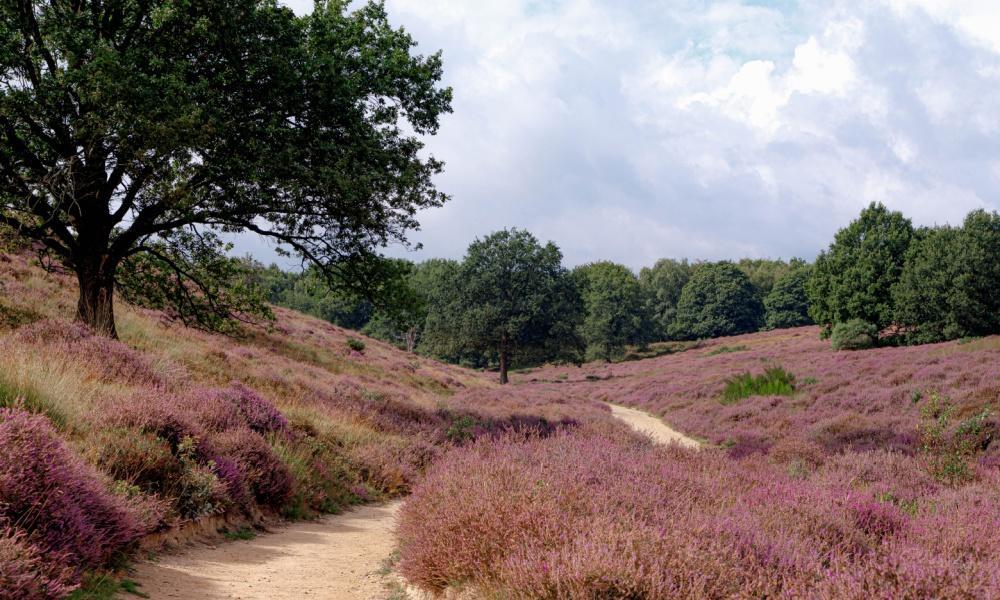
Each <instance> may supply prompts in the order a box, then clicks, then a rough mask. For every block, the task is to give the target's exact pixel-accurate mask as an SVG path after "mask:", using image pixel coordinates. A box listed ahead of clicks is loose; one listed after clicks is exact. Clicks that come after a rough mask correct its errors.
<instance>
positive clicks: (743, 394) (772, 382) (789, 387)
mask: <svg viewBox="0 0 1000 600" xmlns="http://www.w3.org/2000/svg"><path fill="white" fill-rule="evenodd" d="M794 393H795V376H794V375H792V374H791V373H789V372H788V371H786V370H784V369H783V368H781V367H770V368H768V369H767V370H766V371H764V373H763V374H761V375H757V376H754V375H751V374H750V373H749V372H748V373H741V374H740V375H736V376H734V377H731V378H730V379H728V380H727V381H726V389H725V390H724V391H723V392H722V399H721V402H722V403H723V404H735V403H736V402H738V401H740V400H742V399H744V398H749V397H750V396H791V395H792V394H794Z"/></svg>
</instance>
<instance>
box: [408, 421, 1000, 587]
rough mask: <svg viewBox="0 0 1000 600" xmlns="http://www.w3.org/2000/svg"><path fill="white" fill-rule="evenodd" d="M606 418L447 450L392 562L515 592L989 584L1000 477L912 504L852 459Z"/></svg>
mask: <svg viewBox="0 0 1000 600" xmlns="http://www.w3.org/2000/svg"><path fill="white" fill-rule="evenodd" d="M601 428H602V429H603V431H597V430H596V429H597V428H594V427H588V428H585V429H584V430H577V431H576V433H564V434H561V435H557V436H554V437H550V438H547V439H538V438H532V437H527V438H525V437H523V436H522V437H509V438H505V439H502V440H498V441H487V440H483V441H480V442H477V443H475V444H472V445H470V446H468V447H465V448H462V449H457V450H454V451H452V452H450V453H449V454H448V455H447V456H445V457H444V458H443V459H442V460H441V461H439V462H438V463H436V464H435V465H434V466H433V467H431V469H430V470H429V472H428V474H427V477H426V478H425V479H424V480H423V481H422V482H421V483H420V484H419V485H418V486H416V488H415V490H414V493H413V495H412V496H411V498H410V500H409V501H408V502H407V504H406V505H405V506H404V508H403V512H402V515H401V518H400V522H399V537H400V542H401V550H402V559H401V563H400V568H401V570H402V572H403V574H404V575H405V576H406V577H407V579H409V580H410V581H411V582H413V583H415V584H417V585H419V586H420V587H423V588H425V589H427V590H430V591H441V590H444V589H445V588H448V587H451V586H457V587H463V586H464V587H470V588H472V589H474V590H476V591H479V592H482V593H484V594H485V595H487V596H489V595H490V594H494V595H497V596H502V597H509V598H596V597H603V598H608V597H614V598H730V597H757V598H760V597H788V598H801V597H817V598H858V599H861V598H871V597H884V598H924V597H969V598H995V597H997V595H998V594H1000V577H998V573H1000V562H998V561H1000V473H985V474H983V476H982V479H981V480H979V481H978V482H976V483H975V484H972V485H969V486H966V487H965V488H963V489H961V490H954V489H951V488H947V487H940V486H935V485H934V484H933V483H929V484H928V485H929V486H931V490H933V491H931V492H929V494H930V495H929V496H927V497H926V502H925V503H920V504H918V505H910V504H906V503H903V502H901V501H899V500H897V498H896V497H893V496H891V495H889V492H885V491H882V489H883V488H877V489H878V490H879V491H878V492H877V493H873V491H874V490H873V489H869V488H868V487H866V486H865V485H854V484H853V483H850V482H848V483H841V481H843V480H844V479H845V478H846V476H847V473H844V476H843V477H841V476H839V473H840V472H842V471H848V472H849V471H851V470H852V468H853V467H855V466H857V467H860V468H861V471H863V470H864V466H863V465H851V464H843V463H841V464H837V465H836V466H834V467H833V470H834V471H836V472H837V473H838V476H831V475H823V474H817V475H815V476H814V477H807V478H802V477H798V476H795V475H793V474H790V473H788V472H787V471H786V470H785V469H784V468H781V467H780V466H776V465H775V464H774V463H772V462H770V461H768V460H767V459H766V458H764V457H756V458H747V459H745V460H743V461H740V462H738V463H734V462H733V461H732V460H730V459H728V458H726V457H725V455H724V454H721V453H718V452H711V451H708V452H690V451H684V450H681V449H677V448H655V447H652V446H650V445H649V443H648V442H644V441H641V440H638V439H637V438H635V437H633V436H631V435H630V434H628V433H625V432H623V431H621V430H616V429H614V428H608V427H607V426H601ZM904 460H905V458H904ZM861 471H858V472H855V473H853V477H864V476H865V473H863V472H861ZM868 475H869V477H870V478H872V479H873V480H878V479H881V475H880V474H868ZM853 477H852V478H853ZM874 483H877V484H880V485H887V486H890V487H891V486H892V485H900V486H903V487H906V486H909V485H910V483H908V482H891V481H877V482H876V481H873V484H874ZM893 491H895V490H893ZM899 493H900V496H899V497H904V496H906V495H907V491H906V490H901V491H899ZM921 493H925V491H921Z"/></svg>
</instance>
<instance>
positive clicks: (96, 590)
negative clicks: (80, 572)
mask: <svg viewBox="0 0 1000 600" xmlns="http://www.w3.org/2000/svg"><path fill="white" fill-rule="evenodd" d="M140 587H141V586H140V584H139V583H138V582H136V581H132V580H131V579H121V580H119V579H117V578H115V577H112V576H111V575H106V574H94V573H91V574H88V575H86V576H84V578H83V583H82V585H81V586H80V587H79V588H78V589H77V590H76V591H74V592H73V593H72V594H70V595H69V596H68V597H67V600H116V599H117V598H122V597H123V596H122V595H121V592H125V593H126V594H129V595H130V596H135V597H137V598H149V594H147V593H146V592H144V591H142V590H141V589H140Z"/></svg>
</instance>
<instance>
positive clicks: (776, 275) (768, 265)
mask: <svg viewBox="0 0 1000 600" xmlns="http://www.w3.org/2000/svg"><path fill="white" fill-rule="evenodd" d="M805 264H806V263H805V261H803V260H802V259H799V258H793V259H792V260H791V261H790V262H785V261H783V260H775V259H771V258H742V259H740V261H739V262H738V263H736V266H737V267H739V268H740V270H741V271H743V272H744V273H746V276H747V277H748V278H749V279H750V283H752V284H753V286H754V288H756V289H757V295H758V296H759V297H760V299H761V301H763V300H764V298H766V297H767V295H768V294H770V293H771V290H773V289H774V286H775V285H777V284H778V282H779V281H781V280H782V279H783V278H784V277H785V276H787V275H788V274H789V273H791V272H792V271H794V270H796V269H798V268H801V267H804V266H805Z"/></svg>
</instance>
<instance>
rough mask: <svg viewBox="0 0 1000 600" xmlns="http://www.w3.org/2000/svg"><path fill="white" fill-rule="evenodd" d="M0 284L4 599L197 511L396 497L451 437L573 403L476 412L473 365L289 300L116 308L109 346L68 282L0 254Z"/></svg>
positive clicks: (33, 593) (49, 589)
mask: <svg viewBox="0 0 1000 600" xmlns="http://www.w3.org/2000/svg"><path fill="white" fill-rule="evenodd" d="M0 281H2V282H3V287H2V290H0V356H2V357H3V361H2V363H0V407H4V408H3V412H2V413H0V452H2V453H3V455H4V456H16V457H18V458H19V460H15V461H6V462H4V463H3V464H2V466H0V565H2V568H0V588H2V589H3V590H4V591H3V592H2V593H0V596H2V597H4V598H15V597H16V598H25V597H28V598H31V597H39V598H45V597H60V596H62V595H64V593H65V592H66V591H68V590H71V589H73V588H74V587H75V586H76V585H77V584H78V583H79V582H80V579H81V576H83V575H84V574H85V573H87V572H89V571H91V570H94V569H98V570H100V569H102V568H104V567H106V566H108V565H111V564H115V563H118V562H119V561H120V559H121V558H122V557H123V556H127V555H128V554H129V552H130V550H132V549H133V548H135V546H136V543H137V542H138V540H140V539H141V538H143V537H144V536H146V535H148V534H151V533H154V532H162V531H164V530H167V529H171V528H177V527H181V526H183V525H184V524H185V523H189V522H191V521H193V520H197V519H199V518H201V517H205V516H209V515H218V514H222V513H227V514H233V513H235V514H238V515H243V516H244V517H245V518H246V519H248V520H249V521H254V520H256V519H259V518H260V517H261V515H262V514H280V515H284V516H288V517H293V518H301V517H309V516H312V515H316V514H321V513H327V512H338V511H340V510H342V509H343V508H344V507H346V506H348V505H351V504H355V503H360V502H370V501H377V500H380V499H383V498H389V497H393V496H397V495H400V494H403V493H406V492H407V491H408V490H409V489H410V487H411V486H412V485H413V483H414V481H415V480H416V478H417V477H418V476H419V474H420V473H421V472H422V470H423V469H424V468H425V466H426V465H427V464H428V463H429V462H430V461H432V460H433V459H434V458H435V457H436V456H438V455H440V454H441V453H442V452H443V451H444V449H446V448H447V447H449V446H451V445H453V444H454V443H461V442H462V441H463V440H467V439H471V438H473V437H475V436H478V435H481V434H483V433H488V432H490V431H493V430H495V429H499V428H507V427H512V426H513V427H517V428H523V429H541V430H548V429H550V428H551V427H552V424H551V423H550V422H547V421H545V420H543V419H539V418H538V415H542V416H545V417H548V418H549V419H550V420H551V421H552V422H555V421H558V420H560V419H566V418H569V417H570V416H571V414H572V415H575V414H576V413H577V412H578V411H577V410H576V408H575V407H574V408H572V409H570V407H566V406H564V405H552V406H544V405H543V404H542V403H539V402H535V401H533V400H531V399H527V398H526V399H522V400H517V401H508V402H505V403H494V404H491V405H490V406H488V407H486V409H485V410H480V406H479V405H480V403H481V402H484V401H485V400H486V399H488V398H490V397H491V396H492V395H493V394H495V393H496V390H495V385H494V384H493V383H492V382H491V381H489V380H488V379H487V378H486V377H484V376H482V375H481V374H479V373H475V372H471V371H468V370H465V369H461V368H458V367H453V366H449V365H444V364H440V363H437V362H433V361H430V360H425V359H422V358H419V357H417V356H415V355H412V354H405V353H403V352H401V351H399V350H396V349H395V348H393V347H392V346H390V345H387V344H384V343H381V342H378V341H375V340H371V339H367V338H363V337H362V336H359V335H357V334H355V333H353V332H349V331H347V330H344V329H340V328H338V327H334V326H332V325H330V324H328V323H325V322H322V321H319V320H317V319H313V318H310V317H306V316H304V315H301V314H298V313H295V312H292V311H289V310H284V309H276V314H277V320H276V322H275V323H274V325H273V328H271V329H264V328H248V329H247V330H246V332H245V333H244V335H242V336H239V337H223V336H219V335H213V334H208V333H203V332H199V331H195V330H192V329H189V328H185V327H183V326H181V325H179V324H175V323H171V322H170V321H169V320H168V319H166V317H165V316H164V315H163V314H160V313H156V312H152V311H147V310H143V309H138V308H135V307H130V306H126V305H121V306H120V309H119V311H118V322H119V333H120V336H121V339H120V341H112V340H107V339H105V338H100V337H95V336H93V335H92V334H91V333H90V332H89V331H88V330H86V329H85V328H83V327H81V326H79V325H77V324H74V323H72V322H71V321H70V320H69V319H71V317H72V315H73V311H74V308H75V291H76V290H75V286H76V282H75V280H74V279H72V278H71V277H69V276H67V275H64V274H58V273H47V272H45V271H43V270H42V269H41V268H39V267H38V266H37V265H36V264H35V262H34V260H33V259H32V258H31V257H28V256H25V255H10V256H2V257H0ZM350 338H355V339H358V340H362V341H363V345H364V348H363V350H360V351H359V350H357V349H352V348H351V347H350V346H349V345H348V340H349V339H350ZM355 346H356V347H358V346H357V345H355ZM53 498H59V500H58V501H54V500H53ZM60 563H62V564H64V565H68V566H65V567H64V566H59V565H60Z"/></svg>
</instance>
